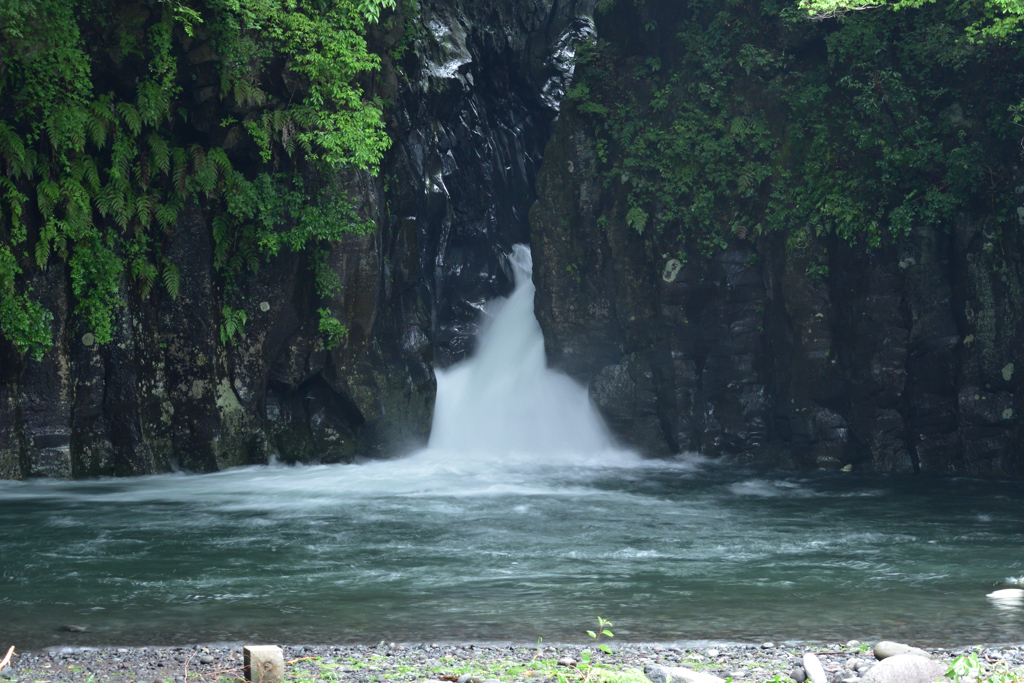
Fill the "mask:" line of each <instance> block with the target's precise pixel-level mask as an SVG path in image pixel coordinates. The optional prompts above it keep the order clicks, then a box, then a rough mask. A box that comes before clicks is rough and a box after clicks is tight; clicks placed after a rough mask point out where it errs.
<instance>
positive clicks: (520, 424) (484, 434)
mask: <svg viewBox="0 0 1024 683" xmlns="http://www.w3.org/2000/svg"><path fill="white" fill-rule="evenodd" d="M508 262H509V265H510V266H511V267H512V269H513V271H514V274H515V291H513V293H512V295H511V296H510V297H509V298H508V299H498V300H495V301H492V302H490V303H489V304H488V306H487V309H486V315H487V316H488V317H489V319H488V320H485V322H484V326H483V331H482V333H481V335H480V339H479V344H478V345H477V351H476V353H475V354H474V355H473V357H471V358H469V359H468V360H465V361H463V362H462V363H459V364H457V365H455V366H453V367H451V368H449V369H448V370H443V371H438V372H437V401H436V403H435V408H434V425H433V429H432V431H431V436H430V448H431V449H438V450H443V451H456V452H462V453H466V452H490V453H494V452H500V453H506V454H507V453H520V454H523V455H526V454H544V455H553V454H583V453H599V452H602V451H606V450H608V449H610V448H612V443H611V439H610V438H609V435H608V432H607V430H606V429H605V426H604V424H603V422H602V421H601V417H600V415H598V413H597V411H596V410H595V409H594V406H593V405H592V404H591V402H590V397H589V396H588V395H587V390H586V389H585V388H584V387H582V386H580V385H579V384H577V383H576V382H574V381H573V380H572V379H570V378H569V377H567V376H565V375H563V374H561V373H558V372H555V371H553V370H551V369H549V368H548V366H547V358H546V356H545V353H544V337H543V335H542V334H541V329H540V325H539V324H538V323H537V318H536V317H535V316H534V313H533V296H534V291H535V290H534V286H533V279H532V277H533V259H532V257H531V254H530V248H529V247H527V246H526V245H523V244H517V245H516V246H515V247H513V251H512V254H510V255H509V257H508Z"/></svg>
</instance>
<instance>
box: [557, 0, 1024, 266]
mask: <svg viewBox="0 0 1024 683" xmlns="http://www.w3.org/2000/svg"><path fill="white" fill-rule="evenodd" d="M810 1H812V2H817V0H810ZM829 1H833V0H822V2H824V3H827V2H829ZM878 1H879V2H881V0H878ZM637 4H639V5H640V7H639V8H638V7H636V6H635V5H634V4H633V3H619V4H617V5H615V6H614V7H612V8H610V9H609V10H608V14H607V15H604V16H605V17H606V18H603V17H602V16H601V15H599V17H598V21H599V22H600V21H608V22H613V23H614V24H615V26H616V30H615V31H602V30H601V26H600V23H599V27H598V28H599V30H598V34H599V35H605V34H616V33H617V34H618V35H621V34H622V31H623V30H624V29H623V27H624V26H629V27H632V28H631V29H629V30H632V31H633V33H635V37H634V39H632V42H629V41H627V40H616V42H615V43H611V42H607V41H606V40H603V39H599V40H595V41H593V42H591V43H589V44H587V45H583V46H581V47H580V49H579V50H578V55H577V70H576V79H575V82H574V84H573V86H572V88H571V89H570V91H569V93H568V96H567V97H568V105H569V106H572V107H574V108H575V109H576V111H577V112H578V113H581V114H583V115H584V116H585V118H586V120H588V121H589V123H590V125H592V127H593V131H594V136H595V139H596V154H597V158H598V161H599V172H600V173H601V176H602V178H603V181H604V185H605V187H606V188H607V192H609V193H610V196H612V197H616V198H621V199H622V201H619V200H618V199H616V204H617V206H618V207H619V208H618V209H617V210H618V211H619V212H621V213H619V214H618V216H613V218H617V219H618V220H620V221H624V222H625V223H626V224H627V225H628V226H630V227H631V228H632V229H634V230H636V231H637V232H638V233H642V234H643V236H644V239H645V240H649V241H652V242H654V243H655V247H656V249H657V252H658V253H662V252H663V253H681V254H686V253H698V254H704V255H710V254H712V253H714V252H716V251H718V250H720V249H722V248H724V247H726V246H727V245H728V244H730V243H735V242H737V241H744V240H748V241H754V240H757V239H758V238H760V237H762V236H764V235H767V234H770V233H773V232H782V233H788V234H794V233H803V234H805V235H806V239H801V240H798V241H795V242H794V241H793V240H790V241H789V244H790V246H791V247H793V246H796V247H798V248H800V249H805V248H809V247H810V246H811V245H813V244H816V243H819V241H820V240H829V239H836V238H838V239H840V240H843V241H845V242H847V243H848V244H850V245H855V246H857V247H858V248H862V249H873V248H878V247H880V246H881V245H883V244H886V243H892V242H895V241H898V240H900V239H903V238H905V237H906V236H907V235H909V234H910V233H911V231H913V230H915V229H918V228H930V229H938V230H946V229H948V228H949V226H950V225H951V224H952V221H953V219H954V217H955V215H956V214H958V213H961V212H971V211H983V212H985V214H986V215H988V216H990V217H991V218H992V219H993V221H992V225H993V226H994V227H995V228H996V230H997V231H1005V230H1010V229H1016V228H1017V225H1018V221H1017V218H1016V213H1015V211H1016V209H1015V206H1016V204H1015V200H1014V196H1013V190H1014V185H1015V183H1014V181H1013V178H1014V174H1015V172H1016V171H1015V166H1016V164H1018V163H1019V159H1018V156H1019V155H1018V153H1019V151H1020V137H1021V132H1020V129H1019V128H1018V127H1017V126H1016V125H1015V122H1014V118H1013V117H1014V115H1016V116H1017V117H1018V118H1019V119H1021V120H1020V121H1018V122H1017V123H1024V107H1010V106H1009V105H1011V104H1012V103H1014V102H1019V101H1020V100H1021V98H1022V94H1024V68H1022V67H1024V54H1022V53H1021V52H1020V51H1019V49H1017V48H1016V47H1013V46H1012V45H1011V44H1010V41H1009V40H1006V41H1002V42H998V41H994V40H992V41H984V42H981V41H973V42H972V41H971V40H970V39H969V36H970V35H971V34H970V31H971V30H973V29H972V27H976V26H977V25H978V24H977V22H978V21H979V20H980V19H984V17H985V16H987V15H985V12H987V11H988V10H985V9H984V7H982V6H981V5H969V6H968V5H962V4H959V3H955V2H952V0H936V1H935V2H918V3H917V4H918V5H919V7H917V8H916V9H911V5H910V4H909V0H908V2H906V3H903V4H901V7H905V8H906V11H899V12H888V11H877V12H849V13H847V14H845V15H843V16H842V18H840V19H839V20H836V21H818V22H812V21H808V20H807V18H806V12H800V11H797V8H796V7H794V6H793V5H790V4H784V3H781V2H779V1H777V0H762V1H761V2H758V3H711V4H708V3H704V2H699V1H698V0H686V1H684V2H682V3H680V4H679V6H678V7H676V8H666V6H664V5H659V6H658V8H660V9H658V8H656V7H655V6H654V5H650V6H649V7H648V6H647V5H649V4H650V3H646V2H644V1H643V0H639V2H638V3H637ZM809 6H810V5H806V4H805V5H804V8H805V9H807V7H809ZM815 6H816V7H819V8H824V7H825V5H824V4H821V3H818V4H816V5H815ZM985 7H988V5H985ZM1000 7H1003V10H1004V11H1005V12H1006V13H1010V11H1011V9H1012V8H1010V6H1009V5H1003V4H1001V5H1000ZM657 12H661V13H662V15H665V14H666V13H667V14H668V15H670V17H666V16H661V17H660V18H659V20H658V22H657V26H656V27H655V28H654V29H653V31H654V32H655V33H656V34H657V35H656V38H646V37H643V36H648V35H649V34H650V33H651V31H652V30H651V29H650V27H649V26H648V25H647V24H649V23H650V20H649V19H648V18H647V17H653V16H658V15H657ZM641 17H643V18H641ZM668 18H671V19H672V20H671V22H670V21H668V20H667V19H668ZM978 30H979V31H981V30H982V29H978ZM1007 30H1009V29H1007ZM1014 30H1016V29H1014ZM979 35H980V34H979ZM606 210H607V209H606ZM818 253H819V256H818V257H816V258H818V259H819V260H818V261H817V262H813V260H814V259H812V264H811V268H812V271H813V272H810V274H811V276H812V277H819V278H820V277H826V276H827V272H828V269H827V265H825V264H824V263H822V262H821V261H820V253H821V252H820V251H819V252H818Z"/></svg>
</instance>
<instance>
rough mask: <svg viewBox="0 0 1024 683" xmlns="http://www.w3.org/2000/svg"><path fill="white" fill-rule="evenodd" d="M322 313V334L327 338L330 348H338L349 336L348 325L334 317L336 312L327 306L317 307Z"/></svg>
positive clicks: (319, 312)
mask: <svg viewBox="0 0 1024 683" xmlns="http://www.w3.org/2000/svg"><path fill="white" fill-rule="evenodd" d="M317 313H318V314H319V315H320V334H322V335H324V337H325V338H326V344H325V346H326V347H327V349H328V350H332V349H336V348H338V347H339V346H340V345H341V343H342V342H343V341H345V339H347V338H348V327H346V326H345V325H343V324H342V322H341V321H340V320H338V319H337V318H335V317H334V314H333V313H331V311H330V310H328V309H326V308H320V309H317Z"/></svg>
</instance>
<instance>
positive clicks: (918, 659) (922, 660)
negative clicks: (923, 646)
mask: <svg viewBox="0 0 1024 683" xmlns="http://www.w3.org/2000/svg"><path fill="white" fill-rule="evenodd" d="M944 673H946V666H945V665H944V664H942V663H940V662H936V661H934V660H931V659H929V658H927V657H922V656H921V655H914V654H903V655H893V656H892V657H886V658H885V659H883V660H882V661H880V662H879V663H878V664H875V665H874V666H873V667H871V670H870V671H868V672H867V674H866V675H865V676H864V678H863V679H862V681H863V683H933V681H937V680H939V679H940V678H942V675H943V674H944Z"/></svg>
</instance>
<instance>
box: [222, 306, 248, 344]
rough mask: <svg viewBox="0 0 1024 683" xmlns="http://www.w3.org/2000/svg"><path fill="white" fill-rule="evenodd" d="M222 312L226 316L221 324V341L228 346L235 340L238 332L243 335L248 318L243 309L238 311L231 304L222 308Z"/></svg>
mask: <svg viewBox="0 0 1024 683" xmlns="http://www.w3.org/2000/svg"><path fill="white" fill-rule="evenodd" d="M221 314H222V315H223V317H224V322H223V323H221V326H220V343H221V344H223V345H224V346H228V345H230V344H232V343H233V342H234V339H235V335H236V334H238V335H239V336H241V334H242V332H243V331H244V329H245V322H246V320H247V319H248V318H247V316H246V315H245V311H243V310H241V309H239V310H237V311H236V310H235V309H233V308H231V307H230V306H225V307H224V308H223V309H222V310H221Z"/></svg>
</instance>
